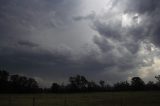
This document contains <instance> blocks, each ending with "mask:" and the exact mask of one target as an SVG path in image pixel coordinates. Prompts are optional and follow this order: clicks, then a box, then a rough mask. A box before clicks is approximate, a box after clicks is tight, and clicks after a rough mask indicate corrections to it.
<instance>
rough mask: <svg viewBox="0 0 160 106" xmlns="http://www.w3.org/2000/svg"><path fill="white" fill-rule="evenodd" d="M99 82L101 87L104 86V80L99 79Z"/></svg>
mask: <svg viewBox="0 0 160 106" xmlns="http://www.w3.org/2000/svg"><path fill="white" fill-rule="evenodd" d="M99 84H100V86H101V88H104V86H105V81H103V80H100V81H99Z"/></svg>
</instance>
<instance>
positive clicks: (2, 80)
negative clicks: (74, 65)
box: [0, 70, 160, 93]
mask: <svg viewBox="0 0 160 106" xmlns="http://www.w3.org/2000/svg"><path fill="white" fill-rule="evenodd" d="M155 78H156V79H157V82H156V83H154V82H152V81H149V82H148V83H145V82H144V81H143V80H142V79H141V78H140V77H133V78H132V79H131V83H129V82H127V81H123V82H117V83H115V84H114V85H113V86H111V85H109V84H106V83H105V81H103V80H100V81H99V84H97V83H95V82H94V81H88V80H87V79H86V78H85V77H84V76H81V75H77V76H74V77H69V83H68V84H67V85H59V84H58V83H53V84H52V86H51V87H50V88H43V89H42V88H40V87H39V85H38V83H37V81H36V80H35V79H33V78H28V77H26V76H20V75H10V74H9V73H8V72H7V71H5V70H1V71H0V93H76V92H102V91H110V92H111V91H145V90H152V91H153V90H160V75H158V76H155Z"/></svg>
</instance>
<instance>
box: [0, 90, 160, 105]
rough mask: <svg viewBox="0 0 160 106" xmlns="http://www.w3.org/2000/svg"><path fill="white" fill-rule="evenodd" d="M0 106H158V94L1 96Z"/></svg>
mask: <svg viewBox="0 0 160 106" xmlns="http://www.w3.org/2000/svg"><path fill="white" fill-rule="evenodd" d="M0 106H160V92H142V91H141V92H101V93H74V94H73V93H72V94H71V93H69V94H68V93H64V94H3V95H2V94H1V95H0Z"/></svg>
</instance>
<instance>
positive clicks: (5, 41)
mask: <svg viewBox="0 0 160 106" xmlns="http://www.w3.org/2000/svg"><path fill="white" fill-rule="evenodd" d="M80 1H81V0H79V1H75V0H27V1H25V0H1V1H0V38H1V39H0V65H1V66H3V67H6V69H8V70H9V71H10V72H11V73H21V74H28V75H30V76H36V77H40V78H42V79H43V78H48V79H50V80H53V79H54V80H57V79H58V80H59V79H61V80H63V81H64V79H66V78H67V77H69V76H71V75H75V74H83V75H86V76H88V77H89V78H92V79H94V78H95V79H96V80H99V79H104V80H109V81H115V80H126V79H128V77H130V76H134V75H137V70H138V69H139V68H140V67H143V66H145V65H151V64H153V62H152V61H151V63H149V64H147V63H144V62H143V59H144V57H146V56H145V55H142V54H140V53H139V52H140V50H141V45H142V42H143V43H145V42H144V41H146V40H147V41H149V42H151V43H154V44H155V45H156V46H158V47H159V46H160V40H159V39H160V37H159V34H160V15H159V14H160V2H159V1H158V0H136V1H135V0H122V1H120V0H114V2H111V8H110V9H109V10H108V11H106V12H104V13H103V15H100V16H99V14H97V13H96V12H92V13H91V14H89V15H86V16H85V15H84V16H77V17H76V15H74V14H73V13H74V12H73V11H75V7H76V6H77V5H78V3H80ZM122 4H123V5H122ZM117 6H122V7H121V8H118V9H117V10H118V11H119V12H118V13H116V12H115V11H113V10H114V8H117ZM123 6H124V7H123ZM115 10H116V9H115ZM114 12H115V13H114ZM123 13H124V14H128V15H129V16H130V18H131V20H132V21H133V23H132V24H133V25H130V26H129V25H128V26H126V27H124V26H123V25H122V19H121V18H119V17H120V16H122V15H123ZM135 14H138V15H135ZM117 15H118V16H117ZM117 17H118V18H117ZM72 19H74V20H75V21H79V22H81V21H82V20H86V21H87V22H88V21H89V22H90V23H91V24H92V25H90V26H91V28H92V30H94V31H95V32H96V34H97V35H96V34H95V36H94V37H93V39H92V43H93V45H94V46H95V47H93V48H94V49H92V48H89V47H88V48H87V47H86V49H87V50H83V49H82V50H81V51H82V52H81V53H77V54H76V53H75V51H76V50H70V49H69V50H68V48H67V47H66V48H64V49H63V50H62V49H60V50H59V48H58V47H57V48H56V49H54V48H53V49H52V50H48V49H46V48H44V47H43V45H40V43H37V42H36V40H35V39H33V38H34V37H35V36H36V37H35V38H38V36H39V35H34V34H35V33H34V32H35V31H36V32H37V31H40V30H42V29H50V28H52V30H53V31H55V30H56V28H57V29H58V27H61V26H67V27H68V26H69V25H68V24H69V23H70V22H72ZM139 19H141V22H140V24H138V23H137V21H138V20H139ZM127 24H128V23H127ZM78 30H80V31H81V28H79V29H78ZM89 33H90V32H89ZM56 34H57V33H56V32H55V33H53V34H52V36H55V39H56ZM44 36H45V35H44ZM57 36H58V35H57ZM64 36H65V35H64ZM47 37H48V36H47ZM44 38H45V37H44ZM51 39H53V37H52V38H51ZM68 39H69V38H68ZM39 41H41V40H39ZM69 41H72V40H71V39H69ZM73 41H74V40H73ZM74 42H76V41H74ZM43 43H47V42H43ZM75 44H76V43H75ZM57 45H58V44H57ZM53 46H54V45H53ZM113 76H115V77H116V79H114V78H115V77H114V78H113Z"/></svg>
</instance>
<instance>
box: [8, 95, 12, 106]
mask: <svg viewBox="0 0 160 106" xmlns="http://www.w3.org/2000/svg"><path fill="white" fill-rule="evenodd" d="M8 105H9V106H11V105H12V97H11V96H9V103H8Z"/></svg>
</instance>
